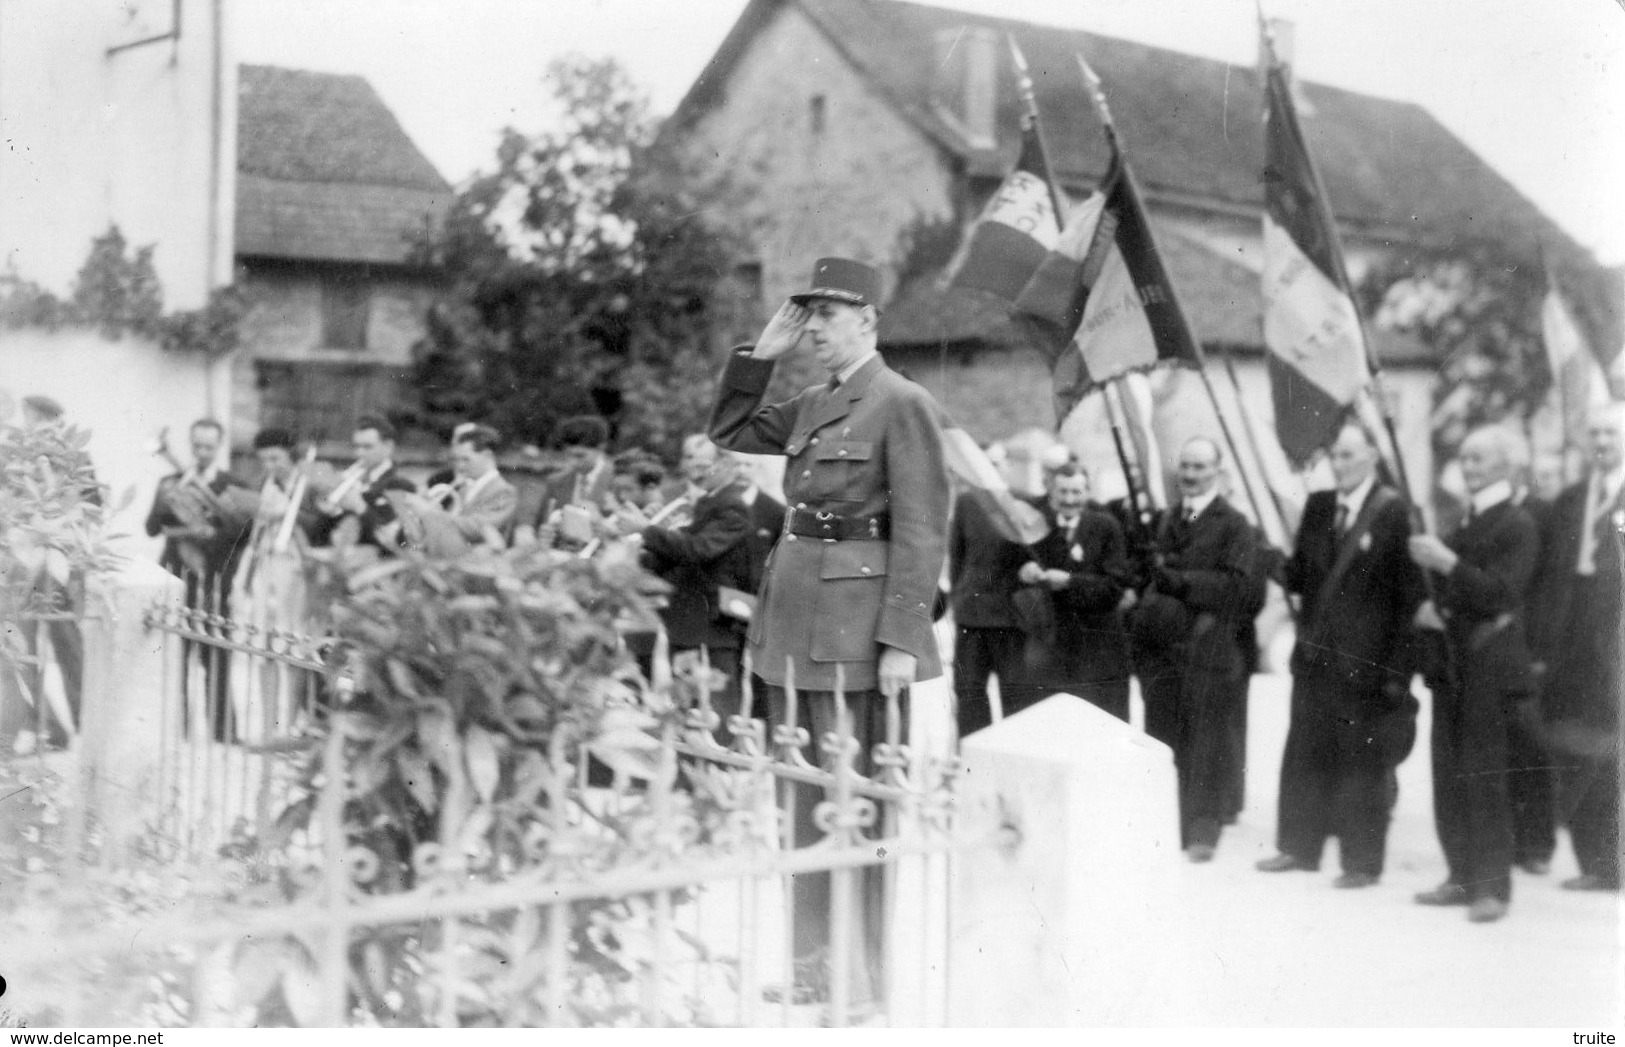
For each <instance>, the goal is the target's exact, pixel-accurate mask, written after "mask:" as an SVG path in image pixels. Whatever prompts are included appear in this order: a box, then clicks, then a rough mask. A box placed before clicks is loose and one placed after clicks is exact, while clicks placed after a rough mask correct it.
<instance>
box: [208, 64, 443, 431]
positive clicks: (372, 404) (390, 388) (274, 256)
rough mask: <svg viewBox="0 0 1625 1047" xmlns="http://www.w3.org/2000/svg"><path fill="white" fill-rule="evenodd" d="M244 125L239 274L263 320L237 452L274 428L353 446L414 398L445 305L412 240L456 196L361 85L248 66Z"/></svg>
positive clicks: (242, 400) (254, 339)
mask: <svg viewBox="0 0 1625 1047" xmlns="http://www.w3.org/2000/svg"><path fill="white" fill-rule="evenodd" d="M238 114H239V116H238V119H239V134H238V139H237V142H238V146H237V208H236V261H237V267H238V280H239V282H240V283H241V284H242V285H243V287H244V289H245V290H246V291H247V292H248V294H249V296H250V299H251V301H252V302H253V307H252V309H251V311H250V313H249V315H248V316H247V318H246V320H245V322H244V325H243V345H244V349H243V350H242V352H241V353H240V355H239V359H238V361H237V364H236V368H235V372H234V375H233V404H234V408H235V410H234V414H235V416H236V418H237V419H238V420H239V424H237V425H236V426H235V427H234V432H233V437H234V442H235V443H236V444H237V445H238V446H239V447H241V446H242V445H243V444H245V443H246V442H247V441H249V440H250V439H251V438H252V437H253V434H254V432H255V431H256V429H257V428H259V427H263V426H272V425H274V426H283V427H286V428H289V429H292V430H294V431H295V432H296V433H298V434H299V435H300V436H301V437H305V438H316V439H320V440H322V441H324V442H334V441H340V442H342V441H347V440H348V439H349V434H350V429H351V426H352V423H353V422H354V421H355V420H356V418H358V417H360V416H361V415H363V414H366V413H368V412H370V411H381V410H383V409H385V408H391V407H396V406H398V405H400V404H401V403H402V402H404V400H405V397H406V396H407V395H408V394H407V393H405V392H404V391H403V388H402V384H403V383H404V382H405V381H406V379H407V376H408V370H407V368H408V365H409V363H410V359H411V354H410V350H411V347H412V344H413V343H414V342H416V341H417V339H418V338H419V337H421V335H422V334H423V322H424V314H425V311H426V308H427V306H428V305H429V303H430V302H431V300H432V299H433V296H434V295H435V293H436V290H437V286H436V282H435V278H434V277H433V275H432V274H431V273H430V272H429V271H428V270H427V269H425V268H423V267H421V266H418V265H415V264H413V257H414V243H415V241H414V236H415V234H417V233H419V232H421V231H422V230H423V229H424V228H425V223H426V222H428V221H429V220H430V219H431V217H433V216H435V215H437V214H439V213H440V212H442V211H443V210H444V208H445V207H446V206H447V204H448V203H449V202H450V199H451V188H450V187H449V186H448V185H447V184H446V181H445V179H444V178H442V177H441V176H440V174H439V172H437V171H436V170H435V169H434V167H433V165H431V164H430V163H429V161H428V160H427V159H425V158H424V156H423V154H422V153H421V152H420V151H419V150H418V148H417V146H416V145H414V144H413V142H412V140H411V139H410V138H409V137H407V134H406V132H405V131H403V130H402V129H401V126H400V124H399V123H398V122H397V121H396V119H395V116H394V114H393V113H391V112H390V111H389V109H388V107H387V106H385V105H384V103H383V100H382V99H381V98H379V97H378V94H377V93H376V92H375V91H374V90H373V88H372V86H371V85H370V84H368V83H367V81H366V80H365V79H363V78H361V77H359V76H341V75H335V74H331V73H315V72H308V71H305V70H298V69H279V68H276V67H273V66H259V65H244V66H242V67H241V68H240V78H239V88H238Z"/></svg>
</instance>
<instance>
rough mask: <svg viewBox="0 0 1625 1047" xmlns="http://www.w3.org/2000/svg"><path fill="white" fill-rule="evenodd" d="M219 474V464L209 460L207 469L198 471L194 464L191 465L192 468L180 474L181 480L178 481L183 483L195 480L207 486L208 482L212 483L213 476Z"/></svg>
mask: <svg viewBox="0 0 1625 1047" xmlns="http://www.w3.org/2000/svg"><path fill="white" fill-rule="evenodd" d="M219 475H220V466H218V465H216V464H214V463H213V462H210V463H209V467H208V468H207V469H204V470H202V471H199V470H198V467H197V466H195V465H194V466H192V468H190V469H188V470H186V472H184V473H182V474H181V481H180V482H181V483H183V484H187V483H191V482H193V481H194V480H195V481H197V482H198V483H200V484H202V485H203V486H205V487H207V486H209V485H210V484H212V483H214V478H215V477H217V476H219Z"/></svg>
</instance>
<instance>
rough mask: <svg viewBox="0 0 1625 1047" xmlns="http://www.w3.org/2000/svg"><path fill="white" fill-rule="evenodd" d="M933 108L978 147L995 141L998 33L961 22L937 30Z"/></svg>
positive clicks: (989, 146) (987, 148)
mask: <svg viewBox="0 0 1625 1047" xmlns="http://www.w3.org/2000/svg"><path fill="white" fill-rule="evenodd" d="M936 43H937V48H936V61H937V70H936V78H937V82H936V91H935V95H936V110H937V115H939V116H941V117H942V118H943V119H944V120H946V121H947V122H948V123H950V124H952V125H953V126H954V127H955V128H956V129H957V130H958V131H959V132H960V133H961V134H963V135H964V136H965V143H966V144H967V145H968V146H969V147H970V148H971V149H972V150H978V151H992V150H994V149H996V148H998V144H999V136H998V129H999V53H1000V46H1001V45H1000V41H999V34H998V33H997V32H996V31H995V30H993V29H990V28H988V27H986V26H973V25H962V26H954V27H953V28H951V29H943V30H941V31H939V32H938V33H937V40H936Z"/></svg>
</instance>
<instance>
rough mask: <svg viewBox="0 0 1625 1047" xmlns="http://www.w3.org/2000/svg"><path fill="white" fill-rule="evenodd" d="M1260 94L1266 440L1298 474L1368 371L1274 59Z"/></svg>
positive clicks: (1332, 238) (1324, 209)
mask: <svg viewBox="0 0 1625 1047" xmlns="http://www.w3.org/2000/svg"><path fill="white" fill-rule="evenodd" d="M1265 95H1266V98H1267V105H1268V112H1267V114H1266V115H1267V121H1266V122H1267V126H1266V130H1265V143H1264V272H1263V293H1264V346H1265V348H1266V349H1267V350H1268V352H1267V353H1266V359H1267V360H1268V363H1269V374H1270V388H1271V392H1272V395H1273V399H1274V403H1275V429H1276V436H1277V439H1279V441H1280V443H1281V450H1282V451H1284V452H1285V453H1286V457H1287V459H1288V460H1289V461H1290V462H1291V463H1292V464H1293V465H1294V466H1295V467H1299V468H1301V467H1303V466H1304V465H1305V464H1306V463H1307V462H1308V460H1309V459H1310V458H1311V457H1312V456H1313V455H1314V454H1315V452H1317V451H1319V450H1320V449H1321V448H1323V447H1325V446H1326V445H1328V444H1329V443H1331V441H1332V440H1333V439H1335V438H1336V436H1337V430H1338V428H1339V427H1340V426H1341V425H1342V423H1343V419H1344V418H1345V417H1346V416H1347V414H1348V409H1349V407H1350V405H1351V404H1353V403H1354V401H1355V399H1356V398H1357V397H1358V395H1359V393H1360V390H1361V389H1362V388H1364V387H1365V383H1366V380H1367V376H1368V373H1369V372H1368V367H1367V361H1366V355H1365V354H1366V347H1365V340H1364V337H1363V335H1362V333H1361V330H1360V318H1359V313H1358V312H1356V310H1355V307H1354V301H1353V299H1352V298H1351V297H1350V296H1349V293H1348V279H1347V275H1346V274H1345V273H1344V270H1343V261H1342V256H1341V253H1340V251H1341V249H1340V247H1339V246H1338V242H1337V230H1336V229H1335V227H1334V226H1333V225H1332V218H1331V209H1330V207H1329V206H1328V205H1327V201H1326V200H1325V199H1323V198H1322V194H1321V192H1320V190H1319V183H1318V180H1317V179H1316V177H1315V172H1314V166H1313V164H1314V161H1313V160H1312V159H1311V158H1310V156H1309V149H1308V145H1307V143H1306V142H1305V140H1304V137H1303V128H1302V126H1301V125H1300V124H1299V122H1298V115H1297V112H1296V110H1295V109H1294V108H1293V104H1292V90H1291V85H1290V84H1289V82H1288V80H1287V74H1286V71H1285V70H1284V69H1282V67H1281V66H1280V64H1279V63H1277V62H1271V64H1270V68H1269V71H1268V73H1267V76H1266V85H1265Z"/></svg>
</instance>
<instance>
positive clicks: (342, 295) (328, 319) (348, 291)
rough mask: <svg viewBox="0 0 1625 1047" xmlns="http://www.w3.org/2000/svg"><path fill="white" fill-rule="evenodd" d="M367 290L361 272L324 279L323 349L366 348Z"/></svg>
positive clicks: (365, 281)
mask: <svg viewBox="0 0 1625 1047" xmlns="http://www.w3.org/2000/svg"><path fill="white" fill-rule="evenodd" d="M368 290H369V289H368V287H367V276H366V272H365V271H364V270H360V269H355V270H345V271H342V272H335V273H330V274H328V275H327V276H326V277H324V278H323V280H322V348H324V349H365V348H366V347H367V313H368V306H369V304H370V301H369V298H370V296H369V294H368Z"/></svg>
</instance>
